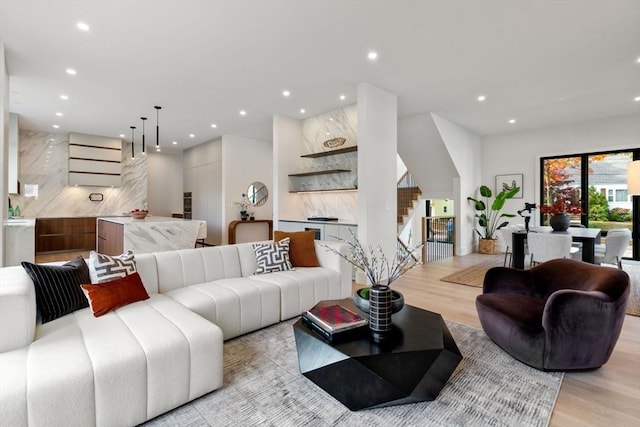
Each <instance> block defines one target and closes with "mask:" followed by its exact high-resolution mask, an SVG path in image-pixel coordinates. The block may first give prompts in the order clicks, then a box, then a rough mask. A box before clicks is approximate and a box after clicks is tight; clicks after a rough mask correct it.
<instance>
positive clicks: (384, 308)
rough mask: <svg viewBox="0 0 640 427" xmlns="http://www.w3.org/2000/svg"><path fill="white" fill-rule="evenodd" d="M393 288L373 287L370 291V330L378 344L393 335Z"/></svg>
mask: <svg viewBox="0 0 640 427" xmlns="http://www.w3.org/2000/svg"><path fill="white" fill-rule="evenodd" d="M391 314H392V307H391V288H389V286H383V285H373V286H371V289H370V290H369V329H370V330H371V336H372V337H373V340H374V341H376V342H379V341H383V340H384V339H386V338H388V337H389V335H390V333H391Z"/></svg>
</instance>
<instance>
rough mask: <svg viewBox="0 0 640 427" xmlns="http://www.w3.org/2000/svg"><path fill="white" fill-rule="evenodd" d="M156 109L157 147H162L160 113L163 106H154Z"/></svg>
mask: <svg viewBox="0 0 640 427" xmlns="http://www.w3.org/2000/svg"><path fill="white" fill-rule="evenodd" d="M153 108H155V109H156V148H160V120H159V115H160V109H161V108H162V107H159V106H157V105H156V106H155V107H153Z"/></svg>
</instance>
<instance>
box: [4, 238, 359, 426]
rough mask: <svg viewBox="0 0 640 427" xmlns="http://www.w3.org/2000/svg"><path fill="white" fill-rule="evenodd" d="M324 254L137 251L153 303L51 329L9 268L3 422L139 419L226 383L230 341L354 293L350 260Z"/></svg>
mask: <svg viewBox="0 0 640 427" xmlns="http://www.w3.org/2000/svg"><path fill="white" fill-rule="evenodd" d="M322 243H323V244H326V245H330V246H332V247H334V248H336V249H337V250H339V251H341V252H342V253H344V252H345V251H346V250H347V247H346V245H343V244H340V243H335V242H322ZM316 254H317V257H318V262H319V264H320V267H309V268H300V267H299V268H296V269H295V270H294V271H285V272H279V273H269V274H263V275H254V274H253V273H254V272H255V270H256V261H255V256H254V252H253V249H252V247H251V244H238V245H228V246H217V247H207V248H201V249H186V250H179V251H168V252H157V253H152V254H140V255H137V256H136V268H137V271H138V273H139V274H140V277H141V278H142V282H143V284H144V287H145V289H146V290H147V292H148V293H149V295H150V298H149V299H147V300H145V301H139V302H136V303H133V304H130V305H127V306H125V307H121V308H119V309H117V310H115V311H112V312H109V313H108V314H106V315H104V316H101V317H94V316H93V314H92V312H91V309H90V308H85V309H81V310H78V311H75V312H73V313H70V314H67V315H65V316H63V317H61V318H58V319H55V320H53V321H51V322H48V323H46V324H39V323H37V322H36V302H35V292H34V285H33V282H32V281H31V279H30V278H29V276H28V275H27V274H26V272H25V271H24V269H23V268H22V267H6V268H2V269H0V426H12V427H14V426H48V427H49V426H65V427H71V426H82V427H85V426H92V425H97V426H129V425H136V424H139V423H141V422H144V421H146V420H149V419H151V418H153V417H155V416H157V415H160V414H162V413H164V412H166V411H168V410H170V409H173V408H175V407H177V406H180V405H182V404H184V403H186V402H188V401H190V400H192V399H195V398H197V397H199V396H201V395H203V394H206V393H208V392H210V391H213V390H215V389H217V388H219V387H221V386H222V372H223V360H222V354H223V353H222V345H223V340H225V339H229V338H232V337H235V336H238V335H241V334H245V333H248V332H251V331H254V330H256V329H259V328H263V327H265V326H269V325H271V324H274V323H277V322H279V321H281V320H285V319H288V318H291V317H294V316H297V315H299V314H301V313H302V312H304V311H305V310H307V309H309V308H310V307H312V306H313V305H314V304H315V303H317V302H318V301H320V300H324V299H336V298H345V297H347V296H349V295H350V294H351V274H350V268H349V267H348V264H347V263H346V262H345V261H344V260H342V258H340V257H339V256H337V255H336V254H333V253H331V252H329V251H327V250H326V248H324V247H322V246H320V242H317V243H316Z"/></svg>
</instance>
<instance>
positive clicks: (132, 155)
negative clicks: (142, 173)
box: [130, 126, 136, 159]
mask: <svg viewBox="0 0 640 427" xmlns="http://www.w3.org/2000/svg"><path fill="white" fill-rule="evenodd" d="M130 127H131V158H132V159H135V158H136V156H135V154H134V153H133V131H134V130H135V128H136V127H135V126H130Z"/></svg>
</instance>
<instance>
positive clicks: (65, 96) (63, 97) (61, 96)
mask: <svg viewBox="0 0 640 427" xmlns="http://www.w3.org/2000/svg"><path fill="white" fill-rule="evenodd" d="M60 99H64V100H65V101H66V100H67V99H69V97H68V96H67V95H65V94H62V95H60Z"/></svg>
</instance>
